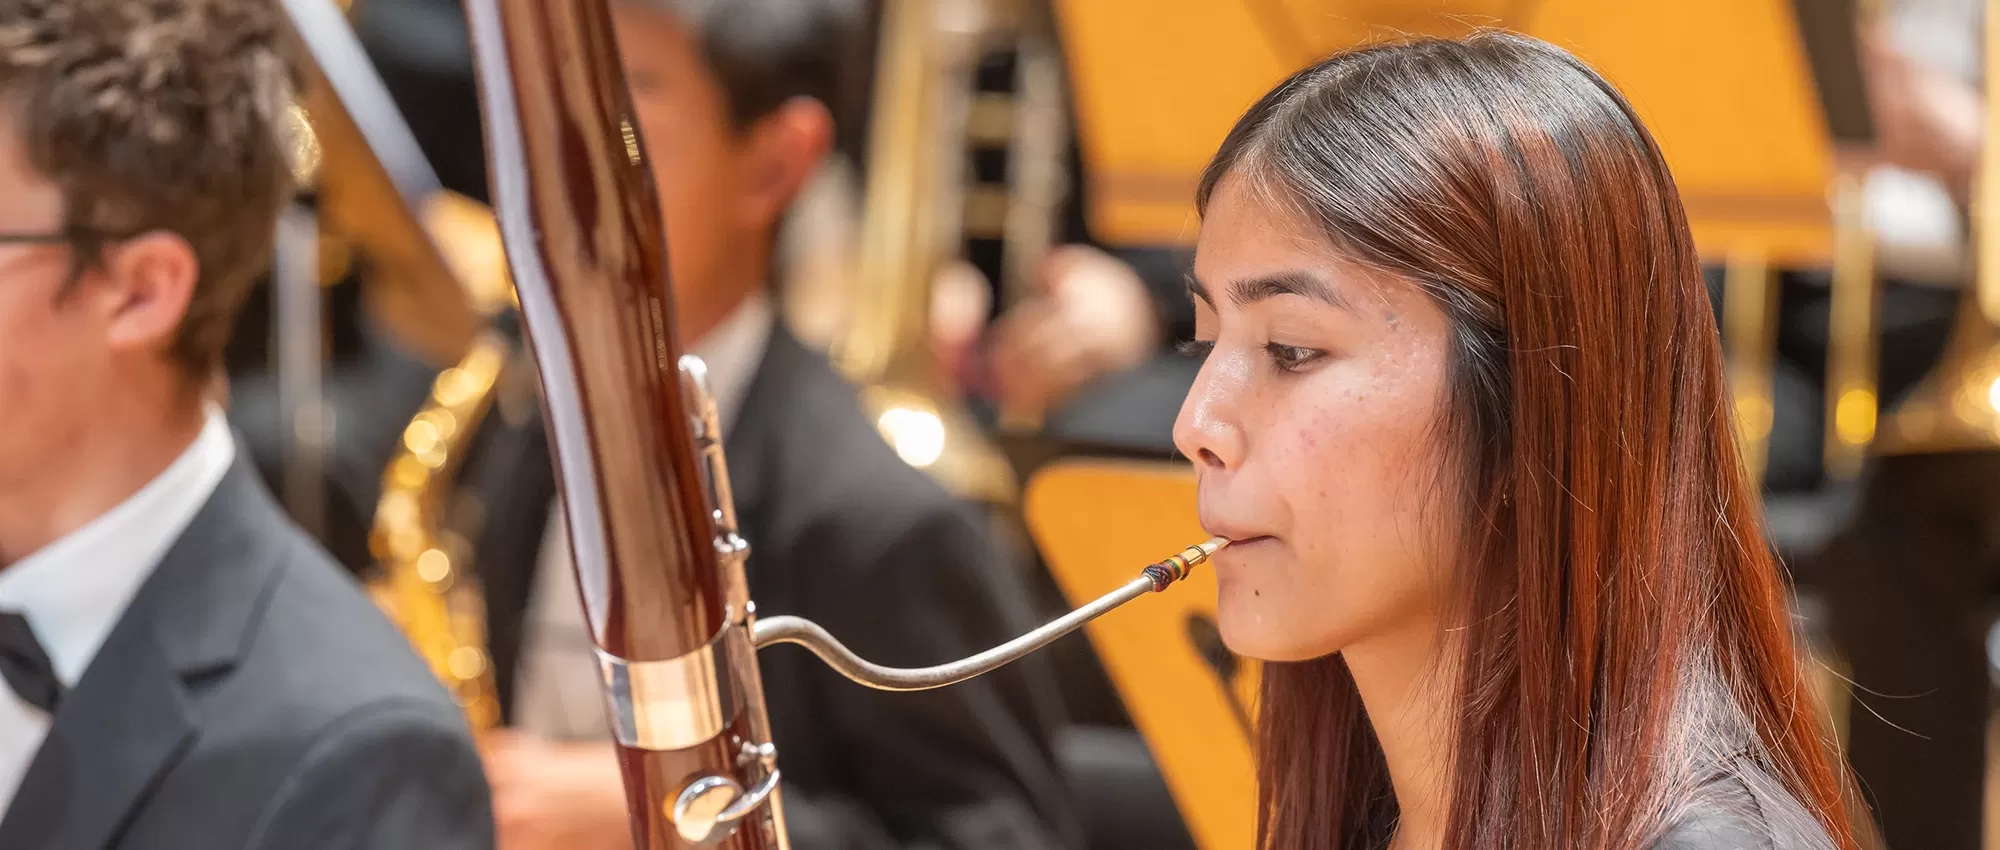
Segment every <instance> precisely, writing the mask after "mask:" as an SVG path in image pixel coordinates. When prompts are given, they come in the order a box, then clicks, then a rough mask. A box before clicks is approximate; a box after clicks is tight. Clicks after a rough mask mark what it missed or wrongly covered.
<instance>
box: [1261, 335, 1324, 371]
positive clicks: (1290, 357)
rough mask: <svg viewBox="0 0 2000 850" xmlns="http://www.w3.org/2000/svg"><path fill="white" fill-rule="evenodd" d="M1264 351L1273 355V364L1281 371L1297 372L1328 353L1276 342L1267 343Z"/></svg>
mask: <svg viewBox="0 0 2000 850" xmlns="http://www.w3.org/2000/svg"><path fill="white" fill-rule="evenodd" d="M1264 351H1265V353H1267V354H1269V355H1270V356H1271V365H1273V366H1276V367H1277V368H1278V371H1280V372H1296V371H1298V370H1300V369H1303V368H1305V367H1306V366H1308V365H1310V364H1311V363H1312V362H1313V361H1315V360H1318V359H1320V358H1321V357H1323V356H1325V355H1326V352H1324V351H1320V350H1318V349H1315V348H1300V347H1298V346H1296V345H1279V344H1278V343H1275V342H1272V343H1266V344H1265V345H1264Z"/></svg>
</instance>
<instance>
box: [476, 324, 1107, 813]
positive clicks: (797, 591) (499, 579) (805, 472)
mask: <svg viewBox="0 0 2000 850" xmlns="http://www.w3.org/2000/svg"><path fill="white" fill-rule="evenodd" d="M526 436H527V439H524V440H521V441H520V442H518V443H516V444H515V445H514V446H513V449H512V452H511V453H509V452H496V451H494V449H495V448H496V445H497V444H489V446H488V450H487V456H486V457H485V458H484V459H483V460H482V462H481V463H480V466H481V467H482V468H483V469H484V470H485V472H484V473H479V472H475V473H473V474H474V475H475V476H477V475H480V474H488V475H491V474H493V473H494V472H495V471H499V472H502V473H504V474H503V475H500V476H499V477H494V478H489V479H487V480H485V481H483V482H477V481H475V483H474V486H476V487H478V488H479V489H480V490H481V492H483V493H484V494H486V497H487V498H488V499H489V502H488V504H487V506H486V510H485V511H484V512H483V513H484V514H485V515H486V517H487V522H486V529H487V532H486V533H485V534H484V535H482V537H483V539H482V542H481V546H480V557H481V559H482V560H481V561H480V562H479V566H478V570H479V571H480V573H481V577H482V579H483V580H484V582H485V588H486V591H487V604H488V606H489V613H488V628H489V631H490V632H491V644H492V649H493V653H494V659H495V664H496V668H497V670H498V671H499V675H500V680H501V685H502V692H503V694H508V693H511V690H512V687H513V681H514V680H513V674H514V669H515V667H516V666H517V665H518V663H519V658H520V654H521V628H522V620H523V614H524V611H525V609H526V607H527V601H528V589H529V588H530V587H532V586H533V584H534V582H533V577H532V576H533V571H534V569H535V559H536V556H537V555H538V553H539V551H540V548H541V547H540V545H539V544H540V538H541V536H542V531H543V529H544V528H545V527H546V520H547V517H548V507H549V503H550V499H551V498H552V497H553V495H554V484H553V478H552V475H551V473H550V470H549V460H548V454H547V448H546V446H547V444H546V442H545V440H544V438H543V436H542V435H541V433H540V431H539V429H529V431H528V433H527V435H526ZM725 448H726V450H727V453H728V460H729V468H730V477H731V481H732V483H733V485H734V488H735V494H736V502H737V509H738V521H739V524H740V525H741V527H742V531H743V535H744V537H745V538H746V539H747V540H748V541H749V543H750V547H751V548H750V561H749V566H748V575H749V581H750V591H751V598H752V599H753V600H755V601H756V603H757V610H758V611H759V612H760V613H762V614H766V615H770V614H797V615H801V616H805V617H808V618H811V619H813V620H815V621H817V622H819V623H820V624H821V625H824V626H826V627H827V629H828V630H830V631H831V632H833V634H834V635H835V636H837V637H839V638H840V640H841V641H842V642H844V643H846V644H847V645H848V646H849V647H851V648H852V649H854V650H855V651H856V652H859V653H861V654H862V655H863V656H865V657H867V658H869V659H871V660H874V661H878V662H881V663H884V664H890V665H896V666H908V665H923V664H934V663H939V662H942V661H948V660H954V659H957V658H960V657H962V656H965V655H969V654H972V653H974V652H977V651H980V650H983V649H986V648H988V647H989V646H991V645H993V644H996V643H999V642H1001V641H1003V640H1006V639H1008V638H1012V637H1014V636H1016V635H1018V634H1019V633H1020V632H1021V631H1023V630H1025V629H1026V628H1028V627H1030V626H1032V623H1031V622H1030V611H1029V607H1028V602H1027V596H1026V593H1025V591H1024V589H1023V587H1022V584H1021V581H1020V579H1019V576H1017V575H1014V574H1012V573H1010V572H1009V567H1008V566H1007V565H1006V564H1005V563H1004V562H1003V561H1002V559H1000V558H998V557H997V556H996V554H997V553H996V550H995V548H994V547H993V545H992V543H991V541H990V540H989V539H988V537H987V536H986V534H985V533H984V531H983V530H982V529H981V527H980V526H979V525H978V523H977V521H976V520H975V517H974V514H972V513H970V512H969V511H968V510H967V509H966V508H965V507H964V506H963V505H962V504H960V503H957V502H954V501H952V500H951V499H949V498H948V497H947V496H946V494H945V492H944V491H943V490H942V489H940V488H939V487H938V486H937V485H936V484H935V483H934V482H932V481H931V480H930V479H929V478H928V477H926V476H925V475H924V474H923V473H921V472H919V471H917V470H915V469H913V468H911V467H910V466H909V465H908V464H906V463H904V462H903V461H902V460H901V459H899V458H898V457H896V455H895V454H894V452H893V451H892V450H891V449H890V448H889V447H888V445H887V444H885V443H884V442H883V441H882V439H881V437H880V436H879V435H878V434H877V433H876V431H875V430H874V427H873V425H872V423H870V422H869V420H868V419H867V417H866V416H864V415H863V413H862V411H861V409H860V406H859V403H858V401H857V399H856V394H855V392H854V390H853V388H852V387H851V386H849V385H848V384H847V383H846V382H845V381H843V380H842V379H841V378H840V377H839V376H838V375H836V374H835V373H834V371H833V369H832V367H831V365H830V364H829V363H828V362H827V361H826V360H825V358H823V357H821V356H820V355H819V354H817V353H814V352H812V351H810V350H808V349H806V348H805V347H804V346H803V345H802V344H801V343H800V342H799V341H798V340H797V339H795V338H794V337H792V336H791V335H790V334H789V333H787V332H786V331H785V330H784V329H783V328H782V327H780V328H777V329H775V330H774V332H773V334H772V336H771V340H770V343H769V345H768V346H767V347H766V350H765V354H764V358H763V360H762V362H761V364H760V365H759V367H758V370H757V373H756V375H755V377H754V378H753V379H752V381H751V384H750V387H749V388H748V390H747V392H746V394H745V397H744V400H743V403H742V407H741V408H740V411H739V415H738V416H737V421H736V423H735V425H734V426H733V427H732V429H731V430H730V432H729V434H728V436H727V438H726V440H725ZM565 604H577V603H576V602H575V601H574V600H567V601H566V602H565ZM758 660H759V662H760V664H761V667H762V671H763V679H764V688H765V695H766V698H767V701H768V703H769V706H770V713H771V725H772V727H773V731H774V737H775V739H776V744H777V747H778V764H779V766H780V767H781V768H782V769H783V770H784V776H785V812H786V815H787V820H788V826H789V827H790V834H791V837H792V846H793V847H795V848H798V850H831V848H841V850H845V849H846V848H892V847H893V848H901V847H926V848H929V847H953V848H995V849H996V850H997V849H998V848H1021V850H1030V849H1031V848H1032V850H1050V849H1051V848H1064V847H1074V846H1077V845H1078V844H1080V838H1079V836H1080V834H1081V833H1080V827H1079V825H1078V821H1077V819H1076V817H1075V814H1074V812H1073V811H1072V810H1071V802H1070V798H1069V794H1068V792H1067V790H1066V787H1065V785H1064V782H1063V780H1062V776H1061V774H1060V771H1059V770H1058V769H1057V767H1056V760H1055V756H1054V754H1053V743H1052V741H1053V737H1054V733H1055V729H1056V727H1057V725H1058V724H1059V722H1060V717H1059V709H1058V708H1057V705H1058V703H1057V696H1056V694H1055V693H1054V688H1053V683H1052V680H1051V679H1050V677H1049V673H1048V672H1047V670H1046V668H1045V667H1043V666H1042V662H1041V661H1040V660H1039V659H1035V658H1030V659H1028V660H1026V661H1023V662H1020V663H1017V664H1015V665H1013V666H1011V667H1008V668H1005V669H1003V670H1001V671H998V672H995V673H993V674H990V675H988V676H984V677H981V678H979V679H975V680H972V681H970V682H966V683H963V684H959V685H954V686H952V687H949V688H944V689H940V690H934V691H927V692H922V693H884V692H881V691H875V690H871V689H868V688H864V687H861V686H860V685H856V684H854V683H852V682H849V681H847V680H846V679H843V678H841V677H840V676H839V675H838V674H836V673H834V672H832V671H831V670H829V669H828V668H827V667H826V665H825V664H823V663H821V662H820V661H819V660H818V659H817V658H814V657H812V656H811V655H810V654H808V653H807V652H806V651H805V650H803V649H800V648H798V647H792V646H784V647H776V648H773V649H770V650H766V651H764V652H762V653H760V654H759V659H758Z"/></svg>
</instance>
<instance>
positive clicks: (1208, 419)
mask: <svg viewBox="0 0 2000 850" xmlns="http://www.w3.org/2000/svg"><path fill="white" fill-rule="evenodd" d="M1216 365H1217V364H1216V363H1215V361H1214V360H1210V362H1209V363H1207V364H1204V365H1203V366H1202V370H1201V373H1200V374H1199V375H1197V376H1196V377H1195V382H1194V386H1192V387H1190V388H1188V395H1187V400H1185V401H1183V402H1181V412H1180V415H1179V416H1178V417H1175V419H1174V447H1175V448H1177V449H1179V450H1180V452H1181V454H1183V455H1186V456H1187V458H1188V460H1191V461H1194V464H1195V466H1197V467H1209V468H1211V469H1216V470H1220V469H1234V468H1236V466H1237V465H1238V464H1241V463H1242V462H1243V428H1242V425H1241V423H1240V420H1238V419H1237V417H1236V396H1237V395H1238V394H1239V393H1240V392H1241V387H1238V386H1236V382H1233V381H1230V380H1228V379H1227V376H1226V375H1222V374H1217V372H1218V371H1219V370H1216V369H1214V368H1213V367H1214V366H1216Z"/></svg>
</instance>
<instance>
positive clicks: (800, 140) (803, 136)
mask: <svg viewBox="0 0 2000 850" xmlns="http://www.w3.org/2000/svg"><path fill="white" fill-rule="evenodd" d="M750 143H751V149H750V155H751V157H752V161H751V163H750V171H749V178H750V179H749V180H748V181H747V183H746V185H745V186H744V193H743V199H744V202H745V205H744V211H745V214H746V215H747V216H749V217H750V218H751V219H752V221H751V223H752V224H754V225H757V226H759V227H770V228H775V227H776V226H777V223H778V221H779V220H780V219H782V218H783V217H784V215H785V210H786V209H788V208H790V207H791V205H792V201H793V200H794V199H796V198H797V197H798V195H799V191H800V190H801V189H802V188H803V187H804V186H805V184H806V181H807V180H809V179H811V177H812V175H813V172H815V171H817V170H818V169H819V166H820V162H821V161H822V160H824V159H825V158H826V155H827V151H828V150H830V149H831V148H832V146H833V114H832V113H831V112H828V111H827V108H826V105H825V104H823V103H820V102H819V101H818V100H816V99H814V98H810V97H794V98H792V99H790V100H787V101H785V103H784V104H783V105H781V106H779V107H778V108H777V109H776V110H774V111H772V112H771V114H769V115H766V116H764V117H763V118H762V119H759V120H758V121H757V123H756V125H755V127H753V128H752V130H751V140H750Z"/></svg>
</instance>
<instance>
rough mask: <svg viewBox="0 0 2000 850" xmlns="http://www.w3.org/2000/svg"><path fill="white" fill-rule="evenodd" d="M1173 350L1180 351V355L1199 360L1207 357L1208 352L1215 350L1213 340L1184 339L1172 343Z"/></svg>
mask: <svg viewBox="0 0 2000 850" xmlns="http://www.w3.org/2000/svg"><path fill="white" fill-rule="evenodd" d="M1174 350H1175V351H1178V352H1180V354H1181V356H1182V357H1192V358H1194V359H1196V360H1200V359H1202V358H1204V357H1207V356H1208V353H1209V352H1211V351H1214V350H1215V340H1212V339H1185V340H1181V341H1180V342H1177V343H1174Z"/></svg>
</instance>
